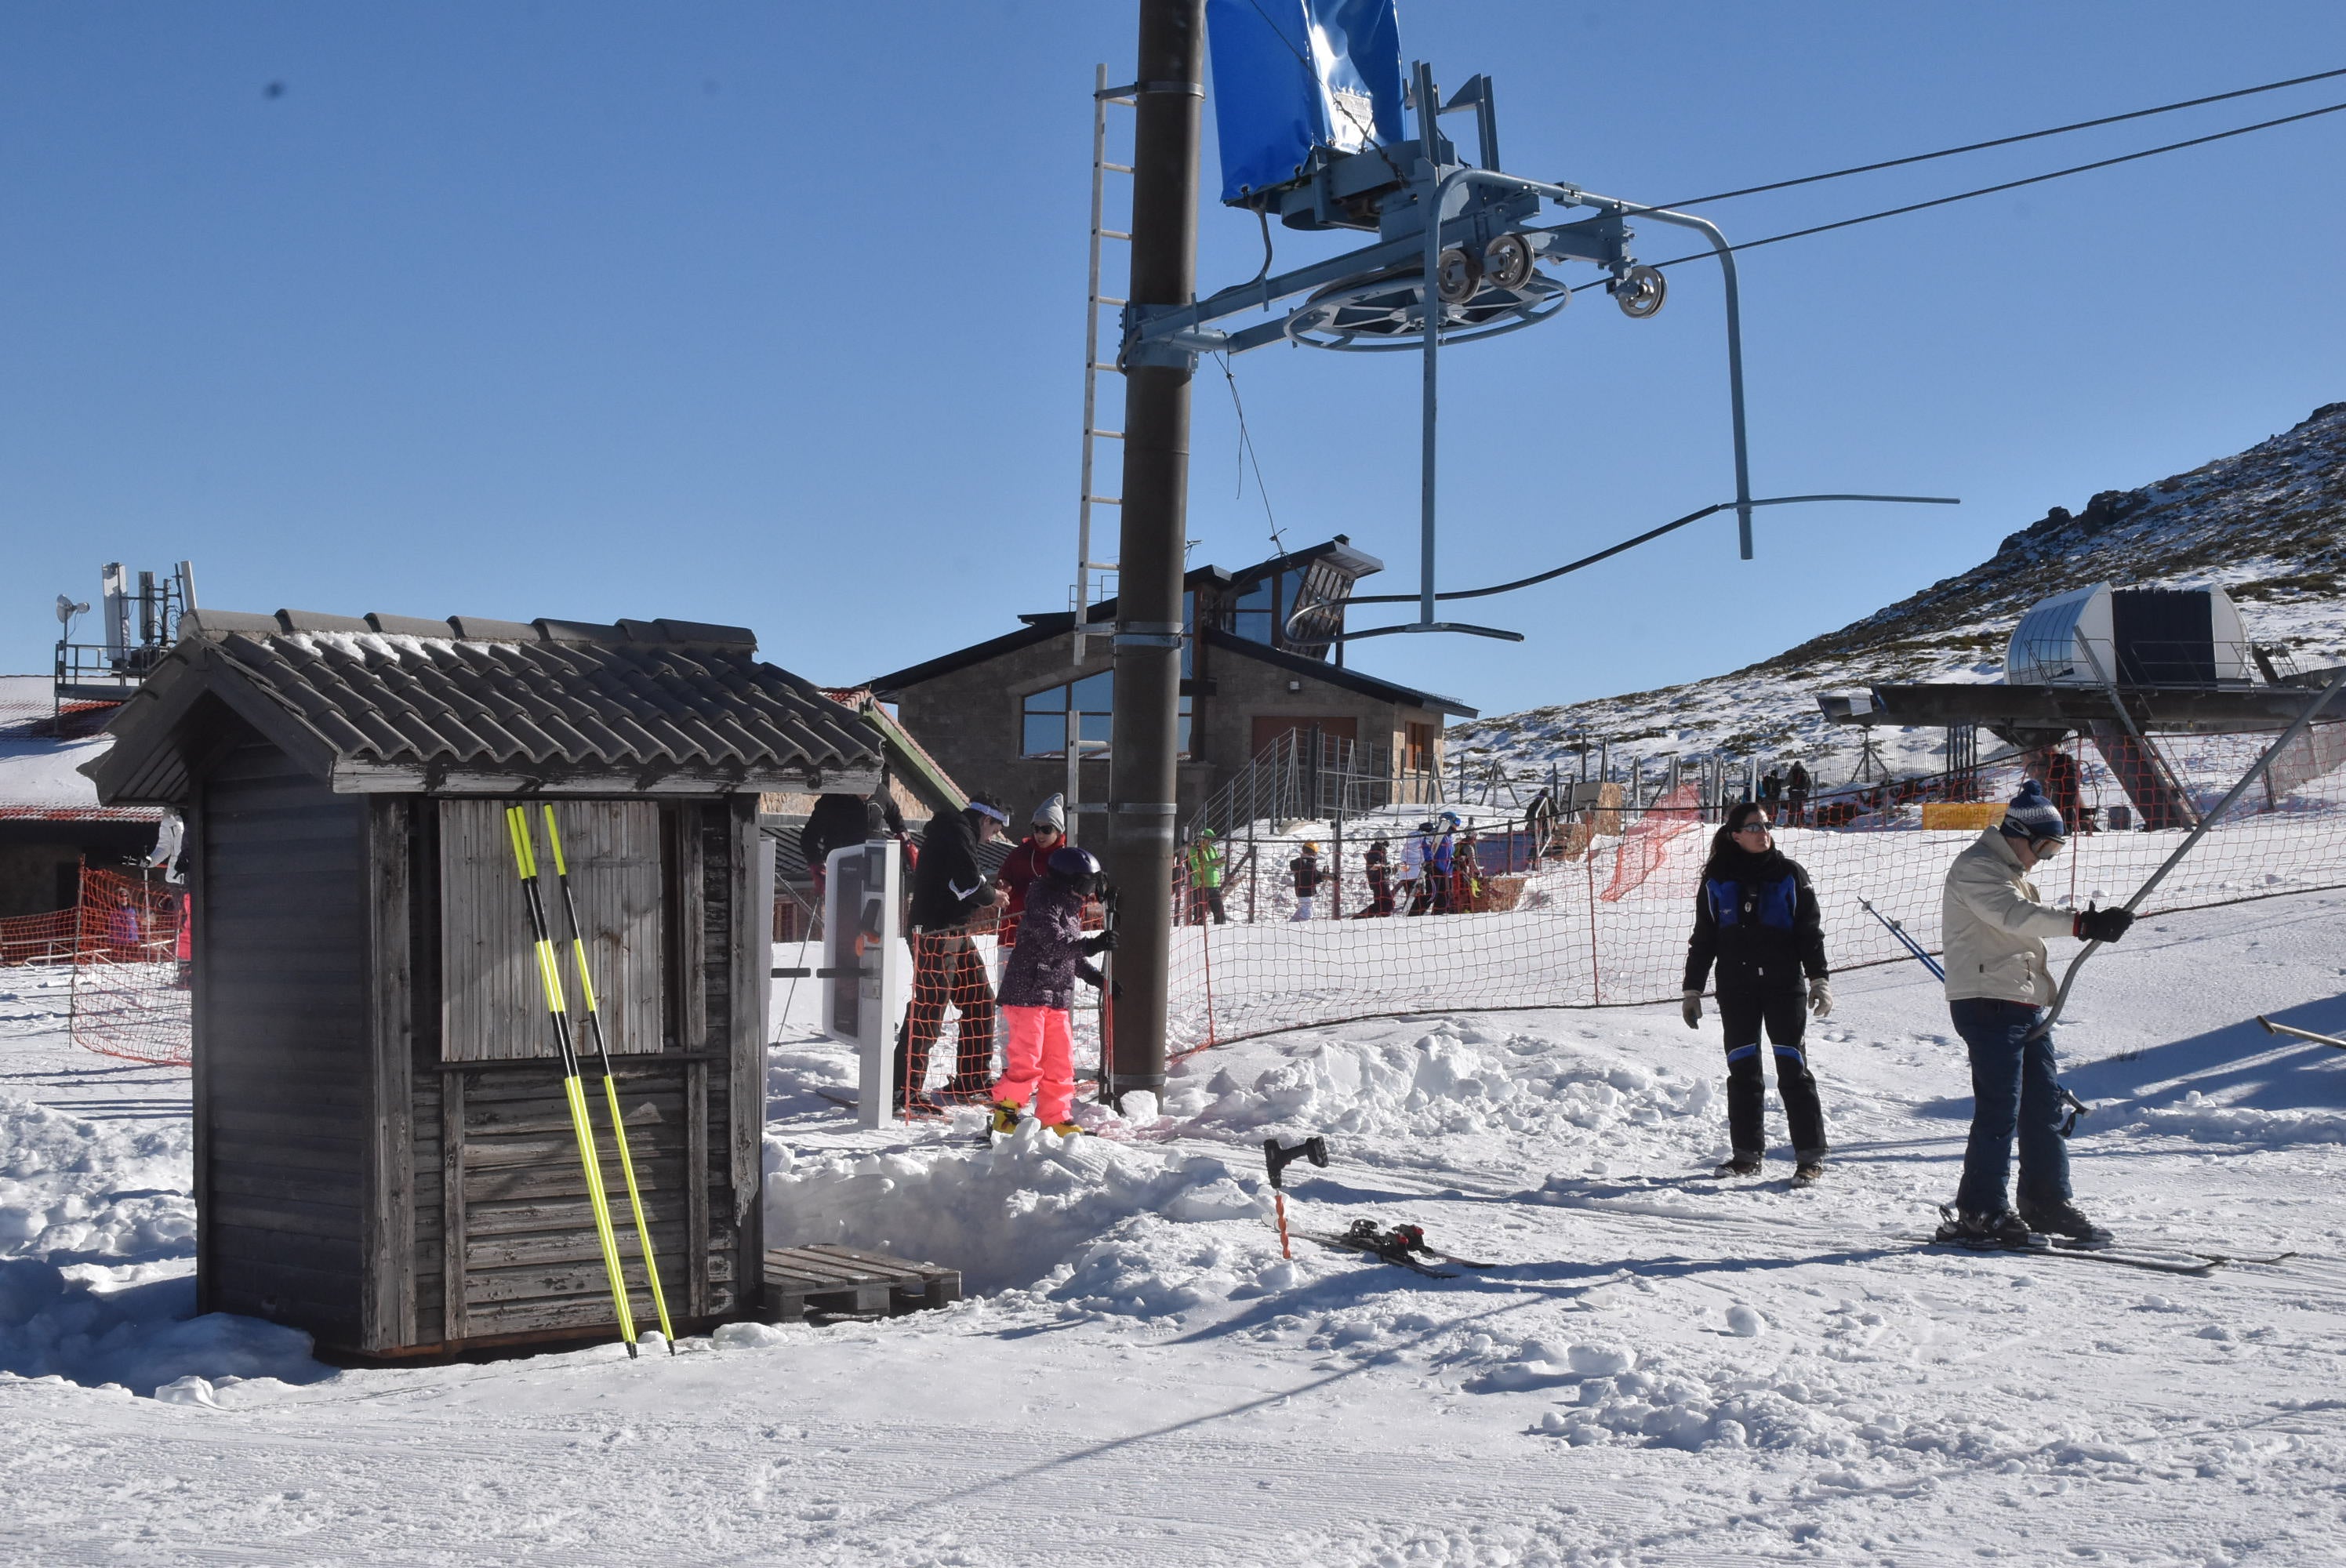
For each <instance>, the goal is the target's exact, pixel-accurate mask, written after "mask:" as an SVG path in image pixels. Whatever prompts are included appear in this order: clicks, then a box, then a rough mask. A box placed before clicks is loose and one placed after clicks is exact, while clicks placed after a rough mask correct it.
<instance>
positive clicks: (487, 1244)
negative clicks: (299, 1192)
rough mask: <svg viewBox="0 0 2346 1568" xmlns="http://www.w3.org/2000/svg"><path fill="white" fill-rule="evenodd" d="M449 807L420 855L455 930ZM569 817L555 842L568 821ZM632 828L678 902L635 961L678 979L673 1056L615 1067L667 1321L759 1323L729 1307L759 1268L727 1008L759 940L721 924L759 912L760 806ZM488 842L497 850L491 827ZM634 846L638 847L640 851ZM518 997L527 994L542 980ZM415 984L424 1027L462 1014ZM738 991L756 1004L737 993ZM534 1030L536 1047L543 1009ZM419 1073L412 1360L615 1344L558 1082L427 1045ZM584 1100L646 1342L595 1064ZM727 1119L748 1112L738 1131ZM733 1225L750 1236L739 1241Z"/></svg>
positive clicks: (749, 1016)
mask: <svg viewBox="0 0 2346 1568" xmlns="http://www.w3.org/2000/svg"><path fill="white" fill-rule="evenodd" d="M454 804H464V803H459V802H445V801H444V802H439V803H437V805H438V810H437V811H436V813H435V818H434V826H435V828H436V830H437V831H438V832H439V834H440V835H441V841H440V843H439V844H438V846H437V847H436V848H435V849H433V850H431V851H430V854H429V858H430V860H431V862H432V867H433V873H434V874H435V875H438V876H442V877H445V878H447V879H448V881H447V884H446V886H445V887H444V888H443V889H442V890H441V891H438V892H437V893H436V894H434V895H433V896H434V898H435V901H436V904H437V907H438V908H439V909H440V910H441V911H443V914H442V918H443V919H444V920H447V921H453V920H454V919H457V918H460V916H459V912H458V911H457V909H456V906H457V904H458V902H459V901H461V900H463V899H464V898H466V897H470V896H473V895H472V891H471V890H474V889H477V888H484V887H485V885H486V879H484V878H482V877H479V876H478V875H477V873H476V872H474V871H463V870H460V868H464V867H466V866H472V865H477V858H476V857H475V856H474V855H473V854H471V853H459V852H456V851H452V850H451V849H450V848H449V846H448V844H447V841H446V840H447V838H448V837H449V836H450V835H451V833H452V831H464V832H467V833H469V834H472V835H473V836H474V841H475V842H477V839H478V824H477V822H474V823H469V824H464V826H462V827H456V828H452V824H454V823H455V822H456V820H458V819H460V818H462V817H463V816H464V815H465V814H464V813H458V812H451V811H449V810H448V809H446V808H447V807H448V806H450V805H454ZM635 804H636V803H633V802H630V803H629V805H630V806H631V807H633V806H634V805H635ZM562 809H563V810H564V812H565V816H564V818H563V824H564V831H565V833H566V835H567V834H568V833H570V831H571V828H570V823H569V818H568V812H569V809H570V808H569V807H568V806H567V805H566V806H565V807H564V808H562ZM643 809H644V810H645V811H647V812H649V813H650V815H649V816H648V818H647V817H644V816H641V815H638V816H637V820H636V821H635V822H633V823H631V824H630V825H629V832H630V834H631V835H633V834H637V833H648V834H649V835H650V842H651V843H652V845H653V846H654V849H655V851H656V853H657V851H658V847H659V846H660V844H661V843H662V841H663V835H662V834H661V831H660V829H659V820H660V813H662V812H663V811H664V812H665V814H666V817H667V828H666V831H665V835H664V839H665V843H666V846H667V848H666V851H665V853H666V857H667V865H666V867H665V875H663V867H662V866H661V864H660V862H659V860H658V859H657V858H654V860H653V862H652V864H651V865H650V867H649V868H648V871H649V875H648V878H646V881H648V884H649V885H650V886H651V887H652V888H653V889H654V890H656V891H657V890H658V889H659V888H661V887H662V886H663V885H665V887H666V889H667V893H666V896H667V898H668V899H669V900H672V901H674V902H673V904H672V906H671V909H670V911H669V912H668V916H667V923H666V924H665V925H663V924H660V923H658V915H657V911H656V913H655V923H653V924H651V925H650V927H649V938H650V940H649V941H648V942H643V943H641V944H640V945H639V946H638V947H637V948H636V949H634V951H636V952H650V953H652V954H653V955H654V957H655V959H658V956H659V955H660V953H661V952H662V951H663V944H665V952H666V954H667V961H666V962H667V963H668V965H670V966H673V967H672V969H671V972H673V973H674V974H675V983H674V984H673V985H672V986H670V987H669V988H668V992H669V994H670V995H672V996H673V997H674V998H675V999H676V1000H675V1003H674V1004H673V1005H672V1006H671V1007H669V1009H668V1012H669V1014H670V1023H669V1027H671V1028H672V1029H674V1031H675V1033H676V1034H677V1039H676V1040H675V1043H674V1044H675V1048H674V1049H673V1050H672V1051H670V1052H669V1053H668V1054H666V1055H665V1056H663V1057H658V1058H652V1057H646V1056H643V1055H630V1056H629V1057H628V1059H627V1061H626V1062H625V1063H624V1064H622V1066H621V1069H620V1072H619V1075H618V1082H619V1090H620V1096H621V1105H622V1110H623V1114H624V1115H625V1116H626V1118H627V1129H628V1139H629V1146H630V1149H631V1151H632V1153H633V1154H634V1156H635V1163H636V1174H637V1179H638V1182H639V1184H640V1185H641V1186H642V1187H643V1189H644V1196H645V1208H646V1213H647V1215H648V1217H649V1219H650V1221H651V1226H652V1246H653V1251H654V1253H655V1255H656V1256H657V1258H658V1264H659V1268H660V1278H661V1282H662V1286H663V1288H665V1289H666V1291H667V1293H668V1310H669V1313H670V1315H671V1316H672V1317H673V1318H675V1319H678V1321H679V1322H684V1321H691V1320H695V1319H700V1320H705V1319H711V1318H722V1317H726V1316H729V1315H731V1314H733V1313H735V1312H736V1311H737V1310H739V1309H742V1308H743V1305H744V1303H745V1302H746V1303H747V1304H748V1305H751V1306H753V1305H754V1300H753V1299H752V1298H745V1297H743V1296H742V1294H741V1290H740V1281H741V1279H742V1278H743V1274H742V1266H741V1262H740V1260H741V1259H742V1258H744V1257H756V1256H757V1251H756V1248H757V1245H758V1236H757V1233H756V1231H755V1229H754V1217H755V1213H756V1207H757V1204H758V1198H759V1194H760V1182H759V1180H758V1176H757V1173H758V1161H759V1159H760V1156H761V1152H762V1135H763V1131H764V1127H763V1116H762V1105H763V1095H764V1064H765V1051H764V1041H763V1039H762V1032H763V1027H764V1024H763V1013H762V1009H761V1008H760V1007H759V1006H758V1005H757V1004H756V1003H755V1002H754V1001H751V1002H750V1003H746V1004H743V1005H738V1006H737V1005H736V1003H735V997H736V995H737V993H739V994H746V995H747V996H749V997H750V998H755V997H757V996H758V995H760V993H761V992H762V989H763V988H764V987H765V985H766V983H767V977H766V974H765V971H766V969H767V968H768V967H769V966H770V962H771V961H770V950H769V949H768V947H767V946H766V945H765V943H766V931H765V927H764V925H763V924H762V923H760V922H755V921H753V922H751V923H752V927H753V929H750V930H749V931H748V932H737V931H736V930H735V929H734V924H733V920H732V911H735V910H737V909H746V908H754V907H756V898H755V892H754V889H751V888H749V887H747V885H746V881H745V879H751V878H754V875H755V870H756V862H755V854H754V851H755V849H756V835H757V829H756V818H755V810H754V799H752V798H750V797H743V798H741V799H740V800H739V801H738V802H725V801H681V802H671V803H669V804H668V806H666V807H665V808H662V807H658V806H648V807H645V808H643ZM495 828H496V830H497V831H498V833H499V834H502V833H503V831H504V825H503V821H502V819H501V818H500V819H496V820H495ZM568 841H569V840H567V839H566V842H568ZM630 841H631V842H632V843H634V844H637V845H640V844H641V843H642V842H643V841H644V840H643V839H642V838H640V837H635V838H631V840H630ZM745 845H746V846H748V847H747V848H746V849H745V848H744V846H745ZM496 848H497V849H498V850H499V851H500V852H501V853H505V855H506V857H507V860H506V862H505V868H502V869H505V882H506V883H511V882H512V881H514V879H513V877H512V875H511V873H510V870H509V866H510V851H509V850H507V849H506V848H505V841H504V840H502V839H500V840H498V841H497V844H496ZM587 864H588V862H587V861H586V857H585V856H584V855H583V854H579V855H576V856H575V857H574V865H575V866H576V867H578V868H581V870H580V871H578V872H577V873H576V874H579V875H581V876H583V875H584V868H585V867H586V865H587ZM451 890H453V891H451ZM512 914H513V918H514V920H515V921H516V922H517V923H518V922H520V921H522V918H523V917H522V914H521V911H520V908H519V905H518V902H517V901H516V902H515V905H514V906H513V910H512ZM643 929H644V928H643V927H642V926H638V927H637V930H639V931H640V930H643ZM419 945H421V944H420V943H419ZM430 945H431V946H432V947H433V950H434V952H436V953H438V954H441V955H443V958H442V962H452V961H451V959H450V958H449V957H448V956H446V955H450V954H453V953H454V952H455V951H456V948H455V944H453V943H451V942H447V941H445V940H439V941H434V942H432V943H431V944H430ZM527 978H529V979H530V981H531V983H533V984H535V975H534V974H530V975H528V977H527ZM597 978H598V980H599V978H600V976H599V973H598V976H597ZM419 981H420V983H419V995H418V998H417V1000H416V1002H415V1003H414V1006H415V1010H416V1012H417V1013H418V1014H419V1015H423V1014H425V1013H430V1014H431V1015H433V1016H434V1017H435V1018H437V1019H440V1020H443V1021H444V1025H445V1026H446V1027H448V1028H451V1029H453V1028H454V1027H455V1020H457V1019H458V1018H459V1017H460V1016H462V1014H460V1013H459V1011H458V1010H457V1009H456V1008H454V1007H453V1006H449V1005H445V1004H444V1003H442V1004H431V1003H427V1000H426V999H425V997H424V996H423V991H424V990H426V989H428V986H427V985H426V984H424V983H422V980H421V977H419ZM435 983H436V982H435ZM744 985H748V986H750V987H752V988H753V989H750V991H748V992H746V993H741V992H740V991H739V988H740V987H742V986H744ZM645 994H646V996H647V997H648V1002H649V1004H650V1006H651V1007H652V1008H653V1009H658V1008H660V1007H661V1004H662V1002H663V997H662V995H661V993H660V992H659V991H658V989H657V988H647V990H646V992H645ZM532 995H533V1002H535V993H532ZM531 1022H532V1023H533V1025H534V1027H535V1030H536V1031H537V1032H538V1033H543V1031H544V1027H545V1018H544V1014H543V1011H542V1008H541V1009H540V1010H539V1011H537V1012H536V1013H535V1014H534V1016H533V1018H532V1020H531ZM750 1035H758V1036H760V1038H758V1039H756V1040H755V1042H754V1046H755V1048H754V1049H753V1050H751V1051H750V1052H748V1053H747V1054H744V1053H743V1052H742V1050H741V1048H740V1047H741V1044H742V1042H743V1041H744V1040H746V1039H748V1038H749V1036H750ZM655 1037H656V1036H655ZM444 1058H445V1059H444ZM416 1062H417V1064H418V1068H419V1070H418V1072H417V1074H416V1080H415V1084H414V1089H413V1096H414V1097H413V1116H412V1118H411V1125H412V1130H411V1134H410V1136H411V1144H412V1147H413V1160H414V1190H415V1192H416V1195H417V1207H416V1214H415V1218H414V1223H413V1238H414V1240H413V1247H414V1251H413V1289H414V1295H415V1325H416V1333H417V1335H418V1338H419V1341H420V1342H423V1343H452V1344H453V1343H460V1342H463V1341H465V1340H471V1339H485V1338H490V1337H494V1336H498V1335H506V1334H535V1333H555V1332H561V1331H563V1330H566V1329H586V1330H592V1329H604V1328H607V1327H608V1326H609V1325H610V1324H611V1321H612V1311H611V1305H610V1297H609V1293H608V1288H607V1283H606V1281H605V1278H604V1274H603V1265H602V1257H601V1252H600V1249H599V1247H598V1245H597V1238H596V1236H595V1229H594V1222H593V1216H592V1213H591V1211H590V1209H589V1208H588V1207H587V1201H586V1179H585V1176H584V1173H583V1171H582V1169H581V1167H580V1165H579V1160H578V1154H577V1147H576V1141H575V1139H574V1137H573V1135H572V1132H571V1126H570V1118H569V1113H568V1106H567V1104H566V1101H565V1100H564V1098H563V1097H562V1092H561V1085H560V1081H559V1079H558V1077H557V1076H556V1073H555V1071H554V1069H553V1066H552V1064H551V1063H549V1062H543V1061H536V1062H519V1061H472V1060H463V1059H457V1058H455V1057H454V1053H453V1052H451V1051H448V1050H446V1049H444V1048H443V1047H441V1046H438V1045H432V1044H430V1043H429V1042H427V1041H423V1040H419V1042H418V1044H417V1048H416ZM744 1085H748V1087H747V1088H746V1089H745V1087H744ZM586 1089H587V1098H588V1100H589V1103H590V1105H591V1106H592V1108H593V1112H594V1119H595V1128H596V1133H597V1144H598V1146H599V1152H600V1154H601V1156H602V1165H603V1175H604V1183H605V1187H606V1190H607V1193H608V1194H609V1196H610V1200H611V1208H612V1219H613V1222H614V1225H615V1227H617V1231H618V1234H619V1239H620V1252H621V1256H622V1257H623V1258H624V1260H625V1263H626V1268H627V1275H628V1278H629V1280H630V1282H631V1288H632V1291H633V1300H634V1304H635V1309H636V1313H637V1326H638V1328H639V1329H640V1328H646V1327H650V1326H652V1325H654V1324H655V1323H656V1321H657V1320H656V1319H654V1318H653V1316H652V1313H651V1305H650V1300H649V1294H648V1291H647V1290H646V1289H645V1288H643V1283H642V1279H643V1276H642V1272H641V1263H640V1260H639V1257H638V1256H637V1245H636V1241H635V1234H634V1229H635V1227H634V1224H633V1220H632V1217H631V1216H630V1215H629V1214H628V1212H627V1196H626V1190H627V1189H626V1183H625V1177H624V1176H623V1174H622V1173H621V1171H620V1169H619V1166H618V1160H617V1152H616V1148H615V1146H614V1145H612V1143H611V1141H610V1139H609V1127H608V1118H607V1113H606V1112H605V1110H604V1105H603V1099H602V1087H601V1079H600V1075H599V1074H598V1073H597V1072H596V1071H594V1069H593V1067H592V1064H591V1063H590V1064H589V1070H588V1072H587V1074H586ZM737 1104H746V1105H753V1106H755V1107H758V1108H757V1109H753V1110H752V1111H751V1112H750V1114H749V1115H746V1116H743V1117H740V1118H736V1117H735V1116H734V1115H733V1114H732V1113H733V1107H734V1106H735V1105H737ZM745 1172H746V1173H747V1175H746V1176H745V1174H744V1173H745ZM688 1173H692V1174H688ZM695 1176H697V1179H695ZM745 1217H746V1218H747V1219H748V1221H749V1224H750V1227H751V1228H747V1229H745V1225H744V1222H745ZM695 1238H697V1240H698V1245H694V1244H693V1242H694V1240H695ZM451 1278H456V1279H461V1280H462V1281H463V1282H464V1284H463V1288H462V1289H461V1290H458V1291H456V1292H454V1298H451V1293H450V1292H449V1291H448V1290H447V1288H446V1286H445V1282H446V1281H447V1280H448V1279H451ZM752 1283H753V1284H754V1282H752Z"/></svg>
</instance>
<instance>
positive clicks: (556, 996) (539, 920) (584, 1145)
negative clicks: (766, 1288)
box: [505, 806, 636, 1357]
mask: <svg viewBox="0 0 2346 1568" xmlns="http://www.w3.org/2000/svg"><path fill="white" fill-rule="evenodd" d="M505 831H506V833H507V834H508V835H510V836H511V838H512V840H513V852H514V869H515V871H518V872H519V873H520V875H521V888H522V901H523V903H524V904H525V905H526V906H527V907H528V911H529V929H530V935H531V936H532V938H533V939H534V941H535V956H536V959H537V978H538V982H539V983H540V984H542V985H543V986H545V988H546V1013H548V1015H549V1016H551V1017H552V1018H553V1020H554V1044H555V1047H556V1051H557V1052H558V1054H560V1056H561V1059H562V1093H563V1097H564V1098H565V1099H566V1100H567V1101H569V1103H570V1127H571V1130H572V1131H573V1132H574V1133H576V1135H577V1137H578V1159H579V1163H580V1164H581V1165H582V1166H585V1167H586V1201H587V1203H588V1205H589V1206H590V1207H592V1208H593V1209H594V1211H595V1237H596V1239H597V1241H599V1242H600V1243H601V1244H602V1247H603V1269H604V1272H605V1273H606V1274H607V1275H608V1276H609V1277H610V1280H611V1305H612V1307H613V1308H614V1309H615V1310H617V1313H618V1315H619V1337H620V1338H621V1339H625V1340H626V1341H627V1354H628V1356H629V1357H633V1356H634V1355H635V1354H636V1317H635V1313H634V1311H633V1310H632V1309H631V1308H629V1306H628V1305H627V1276H626V1275H625V1274H623V1273H622V1272H621V1271H620V1268H619V1242H618V1237H617V1236H616V1235H615V1234H614V1233H613V1232H612V1229H611V1206H610V1204H609V1203H608V1202H607V1201H606V1199H605V1198H604V1196H603V1162H602V1160H601V1159H600V1158H599V1157H597V1155H596V1153H595V1128H594V1126H593V1125H592V1124H591V1123H590V1122H589V1121H588V1120H587V1117H586V1088H585V1086H584V1085H583V1084H580V1083H579V1081H578V1050H577V1046H576V1044H575V1043H574V1042H573V1041H572V1039H571V1037H570V1014H569V1012H568V1010H567V1009H566V1008H565V1007H564V1006H563V1003H562V970H561V966H560V965H559V964H558V963H556V961H555V957H554V939H553V937H552V936H551V935H549V934H548V933H547V931H546V903H545V901H544V899H543V898H542V897H541V895H540V893H539V890H538V881H537V850H536V847H535V838H534V835H533V834H532V833H531V832H530V827H529V812H528V810H527V809H525V808H524V807H521V806H508V807H506V808H505Z"/></svg>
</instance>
